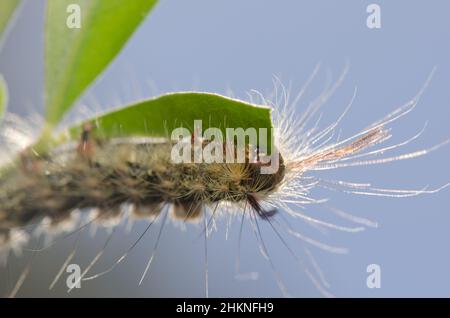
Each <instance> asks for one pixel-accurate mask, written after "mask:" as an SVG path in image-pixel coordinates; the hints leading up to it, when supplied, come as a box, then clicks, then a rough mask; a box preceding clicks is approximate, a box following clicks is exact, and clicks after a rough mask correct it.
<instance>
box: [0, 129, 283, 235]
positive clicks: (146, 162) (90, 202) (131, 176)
mask: <svg viewBox="0 0 450 318" xmlns="http://www.w3.org/2000/svg"><path fill="white" fill-rule="evenodd" d="M83 137H84V136H83ZM83 137H82V143H81V144H80V145H79V146H78V148H72V149H70V150H65V151H60V152H59V153H57V154H54V155H52V156H51V158H50V156H48V157H37V156H36V154H32V153H31V152H30V153H28V152H27V153H25V154H23V155H22V161H23V162H24V163H26V164H22V165H21V167H18V168H16V169H14V171H12V172H10V173H8V174H6V176H3V177H2V178H0V187H1V188H2V189H4V191H2V192H1V193H0V207H1V209H0V233H3V236H4V237H8V235H9V229H13V228H16V227H22V226H25V225H27V224H29V223H30V222H31V221H32V220H35V219H39V218H44V217H47V218H49V219H50V220H51V223H52V224H54V225H57V224H59V223H60V222H63V221H64V220H66V219H67V218H70V215H71V212H72V211H74V210H76V209H85V208H96V209H97V210H98V215H97V218H98V219H100V220H104V219H109V218H113V217H116V216H117V215H118V214H120V207H121V205H122V204H124V203H130V204H131V205H132V206H133V214H132V215H134V216H135V217H137V218H142V217H154V216H156V215H158V214H159V213H160V211H161V209H162V207H163V206H165V205H167V204H170V205H172V213H171V216H172V217H173V218H175V219H184V220H188V221H195V220H197V219H199V218H200V217H201V215H202V209H203V208H204V206H205V205H211V204H214V203H216V202H219V201H229V202H235V203H238V202H244V201H246V202H248V203H249V206H251V207H252V208H253V209H254V210H255V211H256V212H257V213H258V215H260V216H261V217H268V216H270V215H272V214H273V212H271V211H265V210H264V209H263V208H262V207H261V206H260V204H259V203H258V202H259V201H260V200H261V199H264V198H265V197H266V196H268V195H269V194H270V193H272V192H273V191H275V190H276V189H277V186H278V185H279V184H280V182H282V180H283V177H284V165H283V160H282V157H281V155H280V167H279V169H278V172H277V173H275V174H261V172H260V164H259V163H257V162H256V163H253V162H250V161H249V160H248V152H246V155H247V160H246V162H245V163H225V162H224V163H173V162H172V161H171V157H170V155H171V150H172V146H173V143H172V142H171V141H166V142H145V143H138V142H134V141H133V140H132V139H130V140H128V141H126V140H125V141H122V142H120V143H117V142H113V141H111V140H110V141H98V140H97V141H93V140H90V141H89V143H87V144H83ZM84 141H85V140H84ZM80 149H81V151H80ZM88 151H89V152H88Z"/></svg>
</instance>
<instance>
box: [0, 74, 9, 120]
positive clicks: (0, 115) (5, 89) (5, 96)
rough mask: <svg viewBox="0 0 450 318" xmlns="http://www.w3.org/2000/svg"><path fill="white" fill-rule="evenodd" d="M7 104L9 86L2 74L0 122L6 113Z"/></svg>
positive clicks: (0, 80)
mask: <svg viewBox="0 0 450 318" xmlns="http://www.w3.org/2000/svg"><path fill="white" fill-rule="evenodd" d="M6 106H8V86H7V85H6V81H5V79H4V78H3V76H2V75H1V74H0V124H1V123H2V119H3V115H4V114H5V110H6Z"/></svg>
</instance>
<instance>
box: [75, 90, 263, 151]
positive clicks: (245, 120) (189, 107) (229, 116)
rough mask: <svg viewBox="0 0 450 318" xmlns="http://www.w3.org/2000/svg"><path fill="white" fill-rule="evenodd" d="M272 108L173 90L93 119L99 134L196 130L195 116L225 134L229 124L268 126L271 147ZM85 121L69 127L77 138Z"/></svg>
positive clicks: (167, 134)
mask: <svg viewBox="0 0 450 318" xmlns="http://www.w3.org/2000/svg"><path fill="white" fill-rule="evenodd" d="M270 112H271V110H270V108H268V107H264V106H258V105H253V104H249V103H246V102H243V101H240V100H236V99H231V98H228V97H224V96H221V95H217V94H211V93H196V92H185V93H172V94H167V95H163V96H160V97H157V98H154V99H150V100H146V101H142V102H139V103H136V104H134V105H129V106H126V107H123V108H121V109H118V110H115V111H112V112H109V113H106V114H104V115H101V116H98V117H96V118H94V119H92V120H91V122H93V123H94V124H95V126H96V130H95V134H96V136H97V137H99V138H115V137H169V138H170V134H171V132H172V131H173V130H174V129H175V128H179V127H184V128H187V129H189V130H190V132H194V120H202V129H203V130H205V129H207V128H210V127H215V128H219V129H220V130H221V131H222V133H223V136H224V137H225V136H226V128H243V129H244V130H246V129H247V128H251V127H253V128H255V129H256V130H258V129H260V128H266V129H267V135H268V136H267V137H268V140H267V145H268V146H269V147H268V149H270V145H271V143H270V140H271V136H272V134H271V130H270V129H271V128H272V121H271V116H270ZM85 124H86V122H85V123H82V124H79V125H76V126H75V127H72V128H70V129H69V135H70V137H71V138H73V139H78V138H79V136H80V134H81V132H82V127H83V126H84V125H85Z"/></svg>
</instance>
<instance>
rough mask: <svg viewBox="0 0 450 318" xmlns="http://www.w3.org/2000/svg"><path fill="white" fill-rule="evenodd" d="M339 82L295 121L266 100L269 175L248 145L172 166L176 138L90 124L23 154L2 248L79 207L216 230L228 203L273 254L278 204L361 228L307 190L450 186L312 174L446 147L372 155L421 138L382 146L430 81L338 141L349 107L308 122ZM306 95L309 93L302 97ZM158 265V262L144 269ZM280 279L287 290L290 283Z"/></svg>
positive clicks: (1, 203) (2, 204)
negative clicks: (232, 153)
mask: <svg viewBox="0 0 450 318" xmlns="http://www.w3.org/2000/svg"><path fill="white" fill-rule="evenodd" d="M427 83H428V81H427ZM337 86H338V85H335V86H333V87H332V88H330V89H329V91H327V92H325V93H324V94H322V95H321V96H320V97H319V98H318V99H317V101H316V102H313V103H311V104H310V106H309V107H308V108H307V109H306V110H305V112H304V114H303V116H302V117H300V118H298V117H295V109H294V107H293V105H295V103H289V102H288V97H287V94H286V93H285V92H284V93H283V98H284V99H285V101H284V103H280V101H277V102H273V101H270V100H268V99H265V98H264V104H265V105H269V106H272V107H273V112H274V113H273V117H274V122H275V123H276V127H278V128H279V129H278V132H277V135H276V136H275V137H276V147H277V148H278V149H279V163H280V164H279V169H278V170H277V172H276V173H274V174H262V173H261V171H260V168H261V165H262V164H263V163H261V162H258V161H256V162H253V161H251V160H250V151H249V150H248V149H246V152H245V153H246V158H245V162H243V163H227V162H223V163H181V164H180V163H173V162H172V161H171V157H170V155H171V150H172V147H173V142H172V141H171V140H169V139H168V138H162V139H161V138H160V139H156V138H121V139H109V140H105V139H103V140H102V139H99V138H97V137H96V136H95V129H96V128H95V127H91V126H86V127H85V129H84V131H83V132H82V134H81V136H80V139H79V141H78V142H77V143H76V144H71V145H67V146H65V147H59V148H56V149H53V150H52V151H51V152H50V153H48V154H45V155H42V154H38V153H36V152H35V151H33V149H32V148H26V149H25V150H22V151H21V152H20V161H19V162H16V163H15V167H14V169H9V170H7V171H6V172H5V173H2V174H1V175H0V189H1V191H0V251H3V252H4V253H9V252H10V250H15V249H20V247H21V245H25V244H26V243H27V235H26V232H24V231H23V230H22V229H23V228H26V227H27V226H29V225H30V224H33V223H35V222H41V221H42V220H46V222H48V223H49V228H50V229H62V230H64V229H66V228H65V226H64V224H67V223H70V221H71V220H72V219H73V211H75V210H76V211H85V212H87V211H92V210H95V217H94V221H95V222H96V223H99V224H109V223H110V221H114V220H115V219H118V218H121V217H122V212H123V207H124V206H126V207H128V208H129V210H130V211H131V217H134V218H136V219H142V218H144V219H147V220H148V222H150V223H151V222H154V221H155V220H156V219H158V218H161V214H162V213H163V212H164V211H167V212H166V213H167V215H170V217H171V218H172V219H174V220H181V221H184V222H198V221H201V220H203V221H204V226H205V230H204V231H205V232H206V234H207V235H208V233H209V231H210V225H211V222H213V221H214V219H215V218H216V217H218V216H219V215H220V214H221V213H226V211H227V209H225V207H228V209H229V207H230V206H231V210H233V213H234V215H238V217H240V218H242V219H244V218H247V219H248V220H249V222H250V223H251V224H252V225H253V228H254V231H255V234H256V235H257V236H258V237H259V242H260V247H261V250H262V253H263V254H267V248H266V247H265V245H264V243H263V241H262V240H261V237H260V233H259V226H258V222H260V221H259V220H261V221H265V222H268V223H269V224H270V226H271V227H273V228H274V230H275V225H276V220H275V219H276V217H277V215H278V214H279V210H282V211H283V212H282V213H287V214H288V215H289V216H291V217H295V218H301V219H303V220H304V221H305V222H306V223H308V224H310V225H313V226H318V227H325V228H332V229H336V230H342V231H347V232H353V231H358V230H360V229H361V227H345V226H340V225H336V224H333V223H328V222H326V221H322V220H320V219H317V218H314V217H311V216H308V215H306V214H304V213H303V208H304V206H306V205H308V204H312V203H319V201H318V200H315V199H313V198H311V197H310V196H309V192H310V190H311V189H313V188H315V187H316V186H317V185H318V184H319V183H321V184H322V186H323V187H329V188H333V187H334V188H336V187H338V188H344V189H345V191H348V192H353V193H357V194H367V195H374V196H389V197H408V196H415V195H419V194H424V193H435V192H437V191H440V190H441V189H443V188H444V187H446V186H448V185H445V186H443V187H441V188H438V189H435V190H395V189H383V188H375V187H372V186H371V185H368V184H356V183H350V182H343V181H340V182H333V181H325V180H320V179H317V178H314V176H311V175H310V174H311V173H312V172H313V171H317V170H328V169H336V168H341V167H351V166H360V165H369V164H382V163H386V162H392V161H398V160H404V159H411V158H415V157H419V156H423V155H425V154H427V153H429V152H430V151H433V150H436V149H438V148H439V147H441V146H442V145H444V144H445V143H448V141H446V142H444V143H442V144H439V145H437V146H434V147H431V148H429V149H425V150H419V151H416V152H413V153H407V154H403V155H399V156H392V157H383V158H377V159H364V158H366V157H369V158H370V157H377V156H379V155H382V154H385V153H386V152H388V151H390V150H393V149H397V148H398V147H400V146H402V145H405V144H408V143H410V142H412V141H413V140H415V139H416V138H417V137H418V136H420V133H419V134H417V135H415V136H413V137H412V138H410V139H408V140H406V141H404V142H402V143H399V144H394V145H388V146H385V145H384V144H385V143H386V141H387V140H389V139H390V138H391V136H392V135H391V133H390V128H389V125H390V124H391V123H393V122H394V121H396V120H397V119H399V118H401V117H403V116H405V115H406V114H408V113H409V112H410V111H412V109H414V107H415V106H416V105H417V103H418V101H419V98H420V96H421V94H422V93H423V90H424V89H425V87H426V85H425V86H424V87H423V88H422V90H421V91H420V92H419V94H418V95H417V96H416V97H415V98H414V99H413V100H411V101H410V102H408V103H407V104H405V105H403V106H402V107H400V108H398V109H396V110H395V111H393V112H392V113H390V114H388V115H387V116H386V117H385V118H383V119H382V120H380V121H378V122H375V123H374V124H372V125H371V126H369V127H367V128H366V129H363V130H361V131H360V132H358V133H357V134H355V135H352V136H350V137H348V138H345V139H343V140H333V137H334V132H335V130H336V128H337V127H338V125H339V123H340V121H341V119H342V118H343V117H344V115H345V114H346V112H347V111H348V109H349V108H350V105H351V103H350V104H349V106H348V107H347V108H346V109H345V111H344V113H343V114H342V115H341V116H340V117H339V118H338V119H337V120H336V121H335V122H334V123H332V124H331V125H329V126H327V127H326V128H325V129H322V130H318V128H317V126H313V127H312V128H308V129H307V128H306V127H307V123H309V121H310V120H311V118H312V117H313V116H314V114H315V113H316V112H317V110H318V109H319V108H320V106H321V105H323V103H324V102H325V101H326V100H327V97H328V96H329V95H330V94H332V92H333V91H334V90H335V89H336V88H337ZM300 97H301V94H300V95H299V96H298V97H297V98H296V99H295V100H297V99H299V98H300ZM207 142H208V141H205V142H204V143H203V144H207ZM362 158H363V159H362ZM224 211H225V212H224ZM228 211H229V210H228ZM340 216H341V217H343V218H344V219H348V220H351V221H354V222H355V223H358V224H362V225H368V226H371V225H373V223H371V221H369V220H365V219H362V218H357V217H354V216H351V215H348V214H346V213H344V212H341V213H340ZM257 218H259V220H258V219H257ZM90 222H92V220H91V221H90ZM111 224H117V223H114V222H111ZM83 226H85V225H83ZM83 226H82V227H83ZM69 229H72V227H69ZM72 233H73V232H72ZM276 233H277V235H279V234H278V232H276ZM289 234H291V235H293V236H295V237H297V238H299V239H300V240H302V241H304V242H306V243H309V244H312V245H314V246H316V247H319V248H323V249H325V250H329V251H332V252H338V253H339V252H342V251H343V250H342V249H340V248H337V247H333V246H329V245H327V244H324V243H321V242H319V241H316V240H314V239H311V238H309V237H306V236H305V235H302V234H301V233H299V232H296V231H295V230H293V229H290V230H289ZM280 239H282V238H281V237H280ZM133 247H134V245H133V246H132V248H133ZM127 253H128V252H127ZM127 253H125V254H124V256H123V257H122V258H119V259H118V261H117V262H116V263H115V264H114V265H113V266H112V267H111V268H110V269H108V270H106V271H104V272H101V273H100V274H97V275H92V276H88V273H89V270H90V269H91V268H92V266H93V265H94V263H95V261H96V260H97V259H94V261H93V263H92V264H91V266H89V267H88V268H87V269H86V270H85V272H84V273H83V276H82V278H81V279H85V280H89V279H93V278H95V277H98V276H99V275H103V274H106V273H107V272H109V271H110V270H111V269H112V268H113V267H114V266H115V265H117V264H118V263H120V262H121V261H122V260H123V259H124V257H125V256H126V255H127ZM298 260H299V259H298ZM299 262H300V260H299ZM150 263H151V260H150V261H149V263H148V266H147V268H146V271H145V272H147V270H148V268H149V265H150ZM302 264H303V263H302ZM271 266H272V267H273V264H271ZM304 270H305V272H306V273H307V275H308V277H309V278H310V279H311V281H312V282H313V284H314V285H315V286H316V287H317V288H318V289H319V290H320V291H321V292H322V293H323V294H324V295H327V296H328V295H330V293H329V291H327V289H326V288H325V287H324V286H323V285H325V284H323V283H321V281H320V279H319V278H317V275H316V276H315V275H314V274H313V273H312V271H310V270H309V269H307V268H306V267H304ZM144 276H145V273H144ZM144 276H143V277H144ZM319 276H320V275H319ZM143 277H142V278H143ZM22 282H23V281H20V283H22ZM141 282H142V279H141ZM277 282H278V283H279V286H280V289H282V290H283V291H284V289H285V288H284V286H283V284H282V282H281V281H279V280H278V281H277ZM18 287H20V286H17V287H16V288H15V291H16V292H17V290H18ZM13 294H15V293H13Z"/></svg>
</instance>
